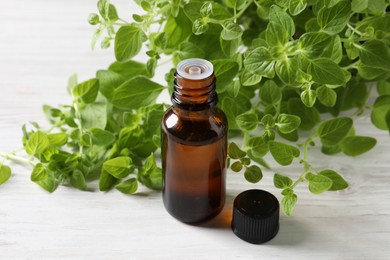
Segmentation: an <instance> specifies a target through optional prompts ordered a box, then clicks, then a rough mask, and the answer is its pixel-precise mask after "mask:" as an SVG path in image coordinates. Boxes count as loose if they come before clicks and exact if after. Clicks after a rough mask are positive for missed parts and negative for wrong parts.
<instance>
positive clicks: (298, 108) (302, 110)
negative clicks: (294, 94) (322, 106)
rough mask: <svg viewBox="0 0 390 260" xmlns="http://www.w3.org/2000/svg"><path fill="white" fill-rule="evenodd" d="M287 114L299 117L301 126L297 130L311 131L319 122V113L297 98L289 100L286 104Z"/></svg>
mask: <svg viewBox="0 0 390 260" xmlns="http://www.w3.org/2000/svg"><path fill="white" fill-rule="evenodd" d="M287 110H288V113H289V114H292V115H296V116H299V117H300V118H301V124H300V125H299V128H300V129H302V130H305V131H308V130H311V129H312V128H313V127H314V126H315V125H316V124H317V123H319V122H320V113H319V112H318V110H317V109H316V108H315V107H307V106H305V105H304V104H303V103H302V101H301V100H300V99H298V98H291V99H289V101H288V103H287Z"/></svg>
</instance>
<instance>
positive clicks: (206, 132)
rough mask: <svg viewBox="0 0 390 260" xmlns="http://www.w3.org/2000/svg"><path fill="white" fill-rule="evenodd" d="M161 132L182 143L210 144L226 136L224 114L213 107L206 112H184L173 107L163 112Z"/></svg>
mask: <svg viewBox="0 0 390 260" xmlns="http://www.w3.org/2000/svg"><path fill="white" fill-rule="evenodd" d="M162 130H163V132H164V133H166V134H167V135H168V136H171V137H172V138H174V139H177V140H178V141H180V142H183V143H192V142H194V143H211V142H213V141H216V140H218V139H220V138H223V137H225V136H226V135H227V131H228V123H227V119H226V116H225V113H224V112H223V111H222V110H221V109H219V108H217V107H213V108H211V109H208V110H207V111H184V110H177V109H175V108H174V107H171V108H169V109H168V110H167V111H165V113H164V115H163V119H162Z"/></svg>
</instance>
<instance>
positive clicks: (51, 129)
mask: <svg viewBox="0 0 390 260" xmlns="http://www.w3.org/2000/svg"><path fill="white" fill-rule="evenodd" d="M64 122H65V121H64V120H61V121H58V122H56V123H54V124H53V125H52V126H51V127H50V128H49V129H48V130H47V131H46V133H47V134H48V133H50V132H51V131H53V130H54V129H55V128H57V127H59V126H60V125H62V124H63V123H64Z"/></svg>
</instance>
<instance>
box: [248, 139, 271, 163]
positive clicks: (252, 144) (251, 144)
mask: <svg viewBox="0 0 390 260" xmlns="http://www.w3.org/2000/svg"><path fill="white" fill-rule="evenodd" d="M246 145H247V147H248V148H249V150H250V152H251V154H252V155H253V156H255V157H258V158H261V157H263V156H264V155H266V154H267V152H268V150H269V148H268V144H267V143H266V142H265V141H264V138H263V137H262V136H255V137H251V138H249V139H248V141H247V143H246Z"/></svg>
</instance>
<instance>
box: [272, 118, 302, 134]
mask: <svg viewBox="0 0 390 260" xmlns="http://www.w3.org/2000/svg"><path fill="white" fill-rule="evenodd" d="M300 124H301V118H300V117H299V116H294V115H288V114H280V115H279V116H278V120H277V123H276V126H277V127H278V130H279V131H280V132H281V133H283V134H288V133H291V132H293V131H294V130H296V129H298V127H299V125H300Z"/></svg>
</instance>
